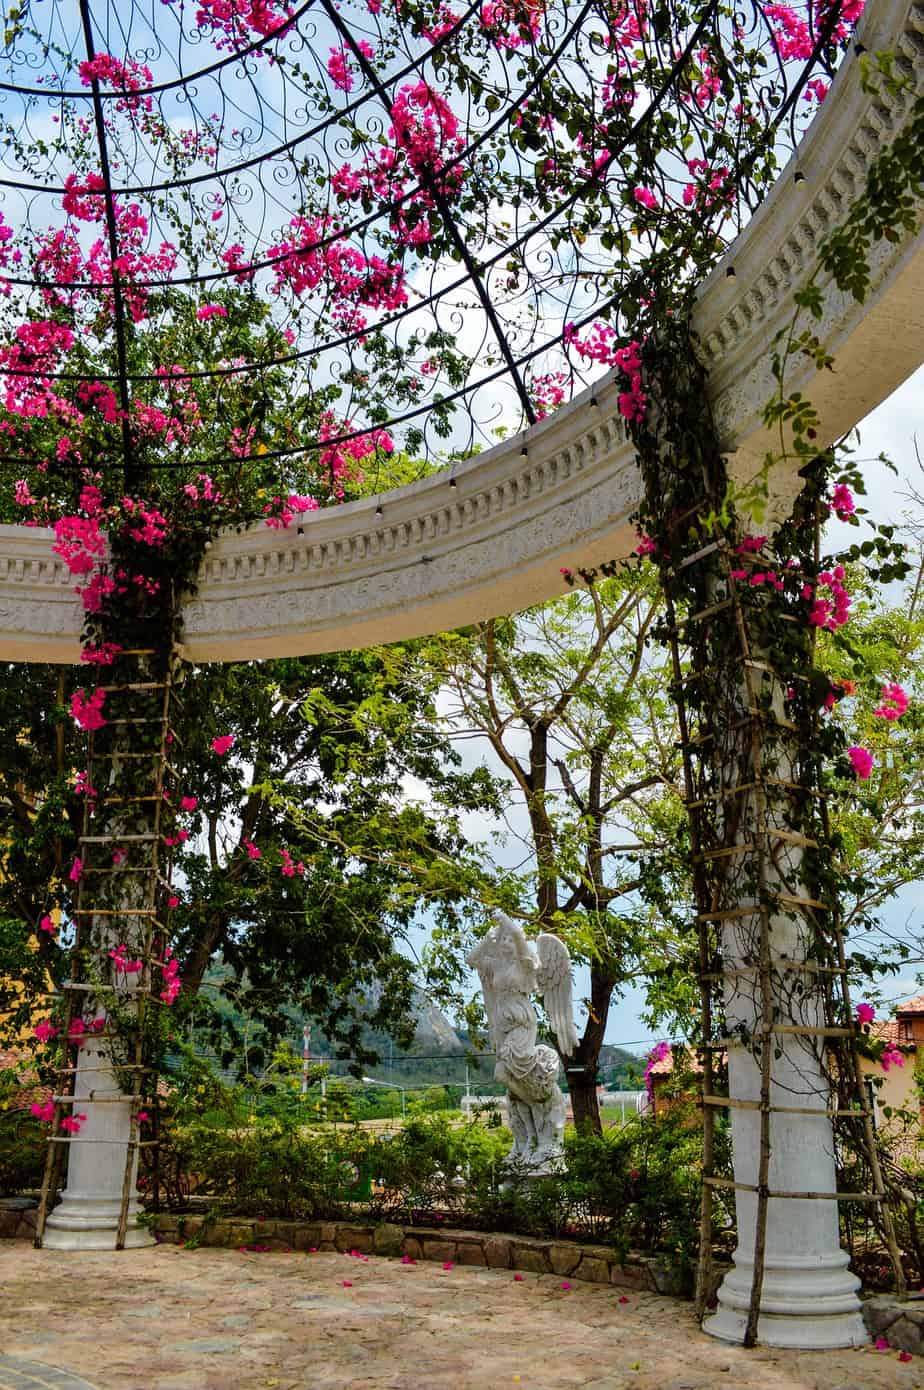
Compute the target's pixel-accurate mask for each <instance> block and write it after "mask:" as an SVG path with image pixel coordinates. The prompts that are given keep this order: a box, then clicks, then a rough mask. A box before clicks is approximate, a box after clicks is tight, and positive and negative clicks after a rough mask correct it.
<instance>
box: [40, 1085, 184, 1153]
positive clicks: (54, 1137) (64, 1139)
mask: <svg viewBox="0 0 924 1390" xmlns="http://www.w3.org/2000/svg"><path fill="white" fill-rule="evenodd" d="M125 1099H126V1100H131V1096H126V1097H125ZM48 1142H49V1144H124V1143H125V1140H124V1139H81V1137H80V1135H79V1134H49V1136H48ZM159 1143H160V1140H159V1139H142V1140H140V1141H139V1142H137V1143H136V1144H135V1148H136V1149H154V1148H156V1147H157V1145H158V1144H159Z"/></svg>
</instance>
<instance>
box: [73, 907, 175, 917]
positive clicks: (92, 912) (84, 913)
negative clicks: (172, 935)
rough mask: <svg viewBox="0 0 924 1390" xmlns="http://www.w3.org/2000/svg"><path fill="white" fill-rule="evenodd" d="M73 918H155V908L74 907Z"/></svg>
mask: <svg viewBox="0 0 924 1390" xmlns="http://www.w3.org/2000/svg"><path fill="white" fill-rule="evenodd" d="M74 916H75V917H156V916H157V908H156V907H76V908H75V909H74Z"/></svg>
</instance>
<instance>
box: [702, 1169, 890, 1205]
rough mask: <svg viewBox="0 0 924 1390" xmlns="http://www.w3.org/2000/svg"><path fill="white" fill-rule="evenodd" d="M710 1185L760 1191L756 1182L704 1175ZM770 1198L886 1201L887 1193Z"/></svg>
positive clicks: (775, 1194)
mask: <svg viewBox="0 0 924 1390" xmlns="http://www.w3.org/2000/svg"><path fill="white" fill-rule="evenodd" d="M703 1182H704V1183H708V1185H709V1186H710V1187H727V1188H731V1189H733V1190H734V1191H735V1192H760V1188H759V1187H757V1186H756V1184H755V1183H750V1182H735V1181H734V1180H733V1179H732V1178H713V1177H707V1176H705V1175H704V1177H703ZM766 1195H767V1196H768V1197H769V1198H771V1199H773V1200H776V1199H780V1198H781V1199H784V1200H789V1201H794V1202H813V1201H821V1202H884V1201H885V1200H886V1199H885V1194H884V1193H876V1192H769V1191H768V1192H767V1194H766Z"/></svg>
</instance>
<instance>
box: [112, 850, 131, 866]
mask: <svg viewBox="0 0 924 1390" xmlns="http://www.w3.org/2000/svg"><path fill="white" fill-rule="evenodd" d="M127 858H128V855H127V854H126V852H125V850H124V849H122V848H121V847H120V848H119V849H114V850H113V851H112V862H113V864H116V865H118V864H124V863H125V861H126V859H127Z"/></svg>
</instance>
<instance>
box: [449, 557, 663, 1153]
mask: <svg viewBox="0 0 924 1390" xmlns="http://www.w3.org/2000/svg"><path fill="white" fill-rule="evenodd" d="M658 607H659V602H658V597H657V590H656V586H655V584H654V582H653V577H652V575H651V573H650V572H649V571H648V570H647V568H646V569H643V570H636V569H627V570H624V571H622V572H620V573H618V574H617V575H615V576H614V577H611V578H607V579H604V580H602V581H601V582H600V583H598V584H596V585H593V586H591V587H589V588H588V589H580V590H575V591H574V592H572V593H571V594H570V595H568V596H567V597H565V598H563V599H561V600H558V601H556V602H554V603H552V604H549V605H547V606H545V607H544V608H541V609H532V610H529V611H528V612H526V613H524V614H520V615H518V616H517V617H513V618H506V619H493V620H491V621H489V622H486V623H483V624H481V625H479V627H478V628H477V629H473V630H471V631H469V632H466V633H463V634H458V635H457V636H456V637H455V638H454V639H453V640H452V641H451V642H450V643H447V644H446V645H445V647H443V648H440V649H437V650H434V652H433V653H432V656H433V659H434V661H436V662H437V664H438V665H441V668H442V674H443V678H444V680H445V682H446V685H447V687H448V689H449V691H450V692H451V696H452V703H451V705H450V706H449V707H448V708H447V710H446V721H447V728H448V729H449V730H450V731H451V732H453V733H454V736H455V737H457V738H459V737H462V738H472V737H478V738H482V739H484V740H486V741H487V743H488V745H489V746H490V749H491V752H492V753H493V755H494V758H495V759H496V760H497V761H499V763H500V764H501V767H502V768H503V770H504V772H505V774H506V777H507V780H508V786H509V792H508V801H507V814H508V823H509V817H510V814H511V812H513V814H514V815H515V814H516V809H515V808H517V809H521V810H522V811H523V812H525V822H526V827H525V829H511V838H519V839H520V840H521V841H522V843H523V851H524V854H523V861H522V863H521V865H520V866H519V867H518V868H517V869H515V870H512V871H510V873H509V874H508V875H507V876H506V878H505V882H504V884H503V892H504V893H505V894H506V900H507V910H508V911H509V910H511V907H510V904H511V903H512V905H513V909H514V910H515V911H517V912H518V913H519V915H520V916H521V917H522V918H524V919H525V920H527V921H528V922H529V923H530V926H531V927H532V928H534V929H535V930H537V931H546V932H552V933H554V934H556V935H558V936H561V937H562V938H563V939H564V940H565V941H566V943H567V945H568V947H569V949H570V950H571V952H572V954H573V955H574V956H575V957H577V958H578V959H580V960H582V961H585V962H586V963H587V965H588V966H589V970H590V995H589V998H588V999H587V1000H586V1001H585V1005H586V1010H587V1020H586V1023H585V1025H584V1031H583V1034H582V1035H581V1037H580V1040H579V1043H578V1047H577V1050H576V1051H575V1052H574V1054H573V1055H572V1056H570V1057H566V1058H564V1059H563V1060H564V1062H565V1067H566V1074H567V1079H568V1087H569V1090H570V1093H571V1099H572V1104H573V1110H574V1118H575V1123H576V1124H577V1125H578V1126H579V1127H580V1128H589V1129H596V1130H599V1129H600V1116H599V1110H598V1106H597V1099H596V1083H597V1071H598V1065H599V1058H600V1049H601V1046H602V1044H603V1039H604V1035H605V1032H606V1026H607V1020H608V1016H609V1010H610V1005H611V1002H612V999H613V997H614V993H615V992H616V991H618V988H619V986H620V985H621V984H623V983H624V982H625V981H626V980H628V979H629V978H631V977H632V976H633V975H634V974H635V973H636V972H638V971H640V970H641V968H642V962H646V961H647V960H648V959H649V958H650V957H651V956H653V955H657V954H658V947H657V941H656V939H655V937H654V935H653V931H652V914H651V913H650V912H649V911H648V910H647V909H646V908H645V907H644V906H643V905H642V903H641V901H640V899H639V897H638V894H639V890H640V889H641V888H642V887H643V885H644V882H645V873H643V872H642V871H641V869H640V863H644V861H645V860H646V859H647V857H648V856H649V855H651V854H653V853H656V852H658V851H659V850H660V849H661V848H662V845H661V844H660V842H659V839H658V834H657V830H655V833H654V834H652V824H651V823H650V822H649V819H648V817H649V807H650V805H651V804H652V803H655V804H657V803H658V802H659V801H660V800H661V799H662V798H663V797H664V796H665V795H667V796H668V797H671V798H673V799H674V800H676V798H677V795H678V789H677V776H678V770H679V768H678V754H677V751H676V748H675V746H674V733H673V730H674V717H673V712H672V709H671V705H670V694H669V680H668V676H667V673H666V666H665V663H664V661H663V659H661V658H659V657H657V656H655V655H653V654H652V652H651V650H650V648H649V642H650V638H651V632H652V627H653V625H654V623H655V621H656V618H657V614H658ZM630 826H631V830H630ZM495 891H496V890H495ZM434 938H435V939H434V953H433V957H432V960H431V963H432V965H433V966H434V968H435V969H437V970H438V969H439V968H440V967H444V968H445V967H446V960H445V953H447V952H448V955H449V957H450V960H451V961H454V962H455V965H456V968H458V962H459V959H460V957H461V955H462V954H463V949H462V945H463V943H462V942H461V941H460V940H459V939H458V938H457V939H454V940H453V939H451V938H449V937H448V936H447V935H446V933H444V932H439V931H437V932H436V933H435V934H434ZM449 971H450V973H451V971H452V965H451V964H450V966H449Z"/></svg>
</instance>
